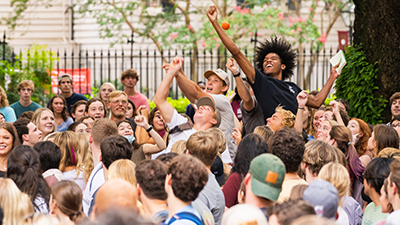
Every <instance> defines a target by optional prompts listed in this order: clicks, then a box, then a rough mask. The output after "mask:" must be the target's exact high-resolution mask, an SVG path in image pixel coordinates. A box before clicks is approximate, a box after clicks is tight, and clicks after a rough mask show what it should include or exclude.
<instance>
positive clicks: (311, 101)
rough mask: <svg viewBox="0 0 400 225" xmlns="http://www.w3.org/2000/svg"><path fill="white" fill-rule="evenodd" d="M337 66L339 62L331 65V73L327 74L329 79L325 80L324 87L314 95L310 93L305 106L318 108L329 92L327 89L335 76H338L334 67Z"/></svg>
mask: <svg viewBox="0 0 400 225" xmlns="http://www.w3.org/2000/svg"><path fill="white" fill-rule="evenodd" d="M338 66H339V64H337V65H336V66H334V67H332V70H331V75H330V76H329V79H328V80H327V81H326V83H325V85H324V87H322V89H321V91H320V92H319V93H318V94H317V95H316V96H312V95H310V96H309V97H308V101H307V106H310V107H312V108H319V107H320V106H321V105H322V103H324V101H325V99H326V97H327V96H328V94H329V91H330V90H331V88H332V86H333V83H335V80H336V78H338V77H339V74H338V73H337V72H336V68H337V67H338Z"/></svg>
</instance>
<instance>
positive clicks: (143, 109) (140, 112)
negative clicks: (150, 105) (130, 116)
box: [136, 105, 148, 115]
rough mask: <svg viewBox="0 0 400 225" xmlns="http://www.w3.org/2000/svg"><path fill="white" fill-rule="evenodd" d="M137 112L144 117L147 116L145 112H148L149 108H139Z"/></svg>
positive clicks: (143, 106)
mask: <svg viewBox="0 0 400 225" xmlns="http://www.w3.org/2000/svg"><path fill="white" fill-rule="evenodd" d="M136 111H137V112H138V114H139V115H143V114H145V113H144V112H147V111H148V109H147V106H145V105H141V106H139V108H138V109H137V110H136Z"/></svg>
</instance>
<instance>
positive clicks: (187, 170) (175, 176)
mask: <svg viewBox="0 0 400 225" xmlns="http://www.w3.org/2000/svg"><path fill="white" fill-rule="evenodd" d="M167 174H168V175H169V174H171V176H172V177H171V179H172V183H171V187H172V190H173V192H174V195H175V196H176V197H177V198H178V199H180V200H181V201H184V202H191V201H194V200H195V199H196V198H197V196H198V195H199V193H200V191H201V190H203V187H204V186H205V185H206V183H207V181H208V172H207V169H206V167H205V166H204V164H203V163H202V162H201V161H200V160H199V159H197V158H195V157H193V156H189V155H179V156H177V157H175V158H174V159H172V162H171V165H170V166H169V168H168V171H167Z"/></svg>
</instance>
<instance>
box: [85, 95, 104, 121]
mask: <svg viewBox="0 0 400 225" xmlns="http://www.w3.org/2000/svg"><path fill="white" fill-rule="evenodd" d="M94 102H101V104H103V109H104V118H105V116H106V109H107V107H106V104H105V103H104V102H103V101H102V100H101V99H100V98H96V97H95V98H92V99H90V100H89V101H88V102H87V103H86V107H85V112H86V113H88V112H89V106H90V105H91V104H92V103H94Z"/></svg>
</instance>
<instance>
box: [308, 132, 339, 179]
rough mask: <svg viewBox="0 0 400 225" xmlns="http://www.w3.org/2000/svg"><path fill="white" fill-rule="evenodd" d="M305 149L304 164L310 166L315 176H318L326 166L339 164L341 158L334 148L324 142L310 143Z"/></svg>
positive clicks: (315, 141)
mask: <svg viewBox="0 0 400 225" xmlns="http://www.w3.org/2000/svg"><path fill="white" fill-rule="evenodd" d="M305 147H306V149H305V150H304V156H303V162H304V163H306V164H307V165H308V167H309V169H310V171H311V173H312V174H313V175H318V174H319V171H320V170H321V169H322V167H323V166H324V165H326V164H328V163H330V162H339V156H338V153H337V152H336V150H335V149H334V147H333V146H331V145H329V144H328V143H325V142H324V141H321V140H314V141H309V142H308V143H307V144H306V146H305Z"/></svg>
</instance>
